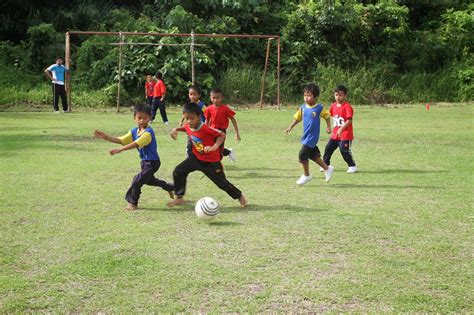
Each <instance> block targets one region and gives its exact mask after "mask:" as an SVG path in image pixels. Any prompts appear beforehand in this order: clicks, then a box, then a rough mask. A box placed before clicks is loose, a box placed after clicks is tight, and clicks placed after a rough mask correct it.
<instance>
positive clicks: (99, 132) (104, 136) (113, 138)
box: [94, 130, 122, 144]
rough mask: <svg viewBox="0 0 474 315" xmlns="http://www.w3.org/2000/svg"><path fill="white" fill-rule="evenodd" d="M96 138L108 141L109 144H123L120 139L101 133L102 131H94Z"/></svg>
mask: <svg viewBox="0 0 474 315" xmlns="http://www.w3.org/2000/svg"><path fill="white" fill-rule="evenodd" d="M94 137H96V138H99V139H104V140H107V141H109V142H113V143H117V144H122V142H121V141H120V139H119V138H117V137H112V136H109V135H108V134H106V133H105V132H103V131H100V130H95V131H94Z"/></svg>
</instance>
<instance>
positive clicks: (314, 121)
mask: <svg viewBox="0 0 474 315" xmlns="http://www.w3.org/2000/svg"><path fill="white" fill-rule="evenodd" d="M318 97H319V87H318V86H317V85H316V84H314V83H310V84H308V85H307V86H306V87H305V88H304V102H305V103H304V104H303V105H301V106H300V108H299V109H298V111H297V112H296V113H295V114H294V116H293V117H294V120H293V122H292V123H291V124H290V126H289V127H288V128H287V129H286V134H288V133H290V131H291V129H293V127H294V126H295V125H296V124H298V123H299V122H300V121H303V135H302V137H301V143H302V144H303V146H302V147H301V150H300V153H299V159H300V163H301V164H302V165H303V172H304V173H303V175H301V177H300V178H299V179H298V180H297V181H296V184H298V185H304V184H306V183H307V182H309V181H310V180H312V179H313V177H312V176H311V174H310V173H309V164H308V160H313V161H314V162H316V163H317V164H319V166H321V167H322V168H323V170H324V172H325V173H326V182H328V181H330V180H331V178H332V173H333V171H334V169H333V167H332V166H327V165H326V163H324V161H323V160H322V159H321V153H320V152H319V149H318V146H317V143H318V140H319V131H320V117H322V118H324V119H325V120H326V125H327V127H326V132H327V133H331V123H330V121H329V112H328V111H327V110H326V109H324V107H323V105H322V104H316V101H317V99H318Z"/></svg>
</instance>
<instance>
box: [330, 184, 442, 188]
mask: <svg viewBox="0 0 474 315" xmlns="http://www.w3.org/2000/svg"><path fill="white" fill-rule="evenodd" d="M328 187H333V188H338V189H340V188H344V189H350V188H352V189H360V188H381V189H386V188H389V189H444V187H439V186H428V185H427V186H422V185H420V186H417V185H402V184H401V185H386V184H382V185H379V184H373V185H371V184H331V185H328Z"/></svg>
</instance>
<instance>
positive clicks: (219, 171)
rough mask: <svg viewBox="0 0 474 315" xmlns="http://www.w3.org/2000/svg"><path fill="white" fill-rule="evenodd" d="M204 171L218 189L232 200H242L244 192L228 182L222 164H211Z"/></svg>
mask: <svg viewBox="0 0 474 315" xmlns="http://www.w3.org/2000/svg"><path fill="white" fill-rule="evenodd" d="M202 171H203V173H204V174H205V175H206V176H207V177H208V178H209V179H210V180H211V181H212V182H213V183H214V184H216V186H217V187H219V188H220V189H222V190H223V191H225V192H226V193H227V194H228V195H229V196H230V197H232V199H240V197H241V196H242V192H241V191H240V190H239V189H238V188H237V187H235V186H234V185H233V184H232V183H231V182H229V181H228V180H227V178H226V177H225V173H224V169H223V168H222V164H221V163H220V162H213V163H209V164H207V165H206V167H205V168H204V169H203V170H202Z"/></svg>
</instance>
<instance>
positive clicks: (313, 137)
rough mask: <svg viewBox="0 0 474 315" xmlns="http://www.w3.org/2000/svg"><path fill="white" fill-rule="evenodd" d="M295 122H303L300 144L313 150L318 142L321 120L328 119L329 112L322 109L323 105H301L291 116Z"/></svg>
mask: <svg viewBox="0 0 474 315" xmlns="http://www.w3.org/2000/svg"><path fill="white" fill-rule="evenodd" d="M293 117H294V118H295V120H296V121H303V135H302V136H301V143H302V144H304V145H305V146H308V147H310V148H314V147H315V146H316V144H317V143H318V141H319V133H320V129H321V121H320V120H321V119H320V118H324V119H328V118H329V112H328V110H327V109H325V108H324V106H323V104H316V105H313V106H310V105H308V104H303V105H301V106H300V108H298V110H297V111H296V113H295V114H294V115H293Z"/></svg>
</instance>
